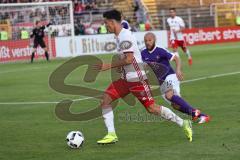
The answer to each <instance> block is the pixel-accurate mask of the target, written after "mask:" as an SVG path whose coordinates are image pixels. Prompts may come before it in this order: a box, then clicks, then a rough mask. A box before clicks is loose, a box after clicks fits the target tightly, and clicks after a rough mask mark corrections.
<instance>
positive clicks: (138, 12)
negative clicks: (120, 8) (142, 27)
mask: <svg viewBox="0 0 240 160" xmlns="http://www.w3.org/2000/svg"><path fill="white" fill-rule="evenodd" d="M133 7H134V17H136V19H137V22H138V23H140V22H144V21H145V18H144V7H143V6H142V2H141V0H134V3H133Z"/></svg>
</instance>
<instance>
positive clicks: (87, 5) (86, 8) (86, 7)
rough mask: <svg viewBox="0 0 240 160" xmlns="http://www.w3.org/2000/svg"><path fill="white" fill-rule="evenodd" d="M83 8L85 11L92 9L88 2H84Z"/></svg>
mask: <svg viewBox="0 0 240 160" xmlns="http://www.w3.org/2000/svg"><path fill="white" fill-rule="evenodd" d="M85 10H86V11H90V10H92V6H91V5H90V3H89V2H88V3H87V4H86V6H85Z"/></svg>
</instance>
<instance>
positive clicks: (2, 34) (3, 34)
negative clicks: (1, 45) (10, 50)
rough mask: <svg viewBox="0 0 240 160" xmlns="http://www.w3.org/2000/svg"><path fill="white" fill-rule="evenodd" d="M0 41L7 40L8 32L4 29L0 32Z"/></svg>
mask: <svg viewBox="0 0 240 160" xmlns="http://www.w3.org/2000/svg"><path fill="white" fill-rule="evenodd" d="M0 40H1V41H6V40H8V32H7V31H6V30H5V29H4V28H2V29H1V30H0Z"/></svg>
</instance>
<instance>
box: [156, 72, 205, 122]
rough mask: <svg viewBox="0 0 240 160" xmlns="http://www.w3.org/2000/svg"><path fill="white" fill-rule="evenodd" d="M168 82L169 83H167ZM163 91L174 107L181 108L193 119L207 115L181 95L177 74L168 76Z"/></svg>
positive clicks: (181, 110) (162, 87) (180, 109)
mask: <svg viewBox="0 0 240 160" xmlns="http://www.w3.org/2000/svg"><path fill="white" fill-rule="evenodd" d="M166 82H167V83H166ZM161 92H162V93H164V97H165V99H166V100H167V101H168V102H171V105H172V106H173V108H174V109H176V110H179V111H180V112H182V113H185V114H187V115H190V116H192V119H193V120H196V119H198V118H201V117H202V116H203V117H202V118H203V119H204V118H205V117H207V115H205V114H203V113H201V112H200V110H198V109H196V108H194V107H193V106H191V105H190V104H189V103H188V102H187V101H185V100H184V99H183V98H182V97H181V96H180V82H179V80H178V79H177V76H176V74H171V75H169V76H167V77H166V80H165V82H164V83H163V84H162V86H161Z"/></svg>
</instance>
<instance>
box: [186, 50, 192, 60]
mask: <svg viewBox="0 0 240 160" xmlns="http://www.w3.org/2000/svg"><path fill="white" fill-rule="evenodd" d="M186 54H187V57H188V58H191V53H190V51H189V50H188V49H187V50H186Z"/></svg>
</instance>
